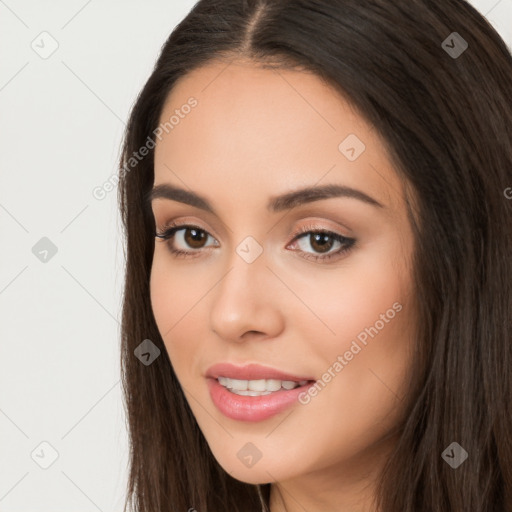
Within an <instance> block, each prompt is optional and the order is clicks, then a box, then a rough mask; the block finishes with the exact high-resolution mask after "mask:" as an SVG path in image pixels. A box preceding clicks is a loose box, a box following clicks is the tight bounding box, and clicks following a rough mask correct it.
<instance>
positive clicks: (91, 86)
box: [0, 0, 512, 512]
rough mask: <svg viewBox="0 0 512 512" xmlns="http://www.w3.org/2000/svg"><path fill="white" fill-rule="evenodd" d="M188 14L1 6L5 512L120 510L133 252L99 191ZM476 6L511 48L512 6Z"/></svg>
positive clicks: (482, 2) (0, 426)
mask: <svg viewBox="0 0 512 512" xmlns="http://www.w3.org/2000/svg"><path fill="white" fill-rule="evenodd" d="M439 1H440V2H442V0H439ZM193 4H194V2H193V1H192V0H167V1H162V0H158V1H156V0H155V1H152V2H143V1H135V0H131V1H126V0H125V1H121V0H103V1H102V2H100V1H99V0H89V1H86V0H73V1H67V2H64V1H62V0H60V1H57V0H53V1H51V2H40V1H36V0H30V1H22V0H5V1H3V0H0V48H2V52H1V59H0V176H1V182H0V236H1V239H0V244H1V245H0V247H1V249H2V250H1V251H0V312H1V316H0V348H1V352H0V512H39V511H41V512H42V511H52V512H69V511H74V512H89V511H91V512H94V511H98V510H99V511H102V512H112V511H116V512H117V511H121V510H122V504H123V502H124V496H125V493H124V491H125V485H126V480H127V468H126V466H127V460H128V456H127V454H128V444H127V432H126V429H125V424H124V420H125V418H124V411H123V407H122V402H121V388H120V381H119V361H118V360H119V319H120V311H121V292H122V283H123V272H124V268H123V257H122V243H121V242H122V240H121V239H120V220H119V217H118V213H117V204H116V199H117V189H114V190H113V191H112V192H110V193H109V194H107V197H106V198H105V199H103V200H98V199H95V198H94V197H93V195H92V191H93V189H94V188H95V187H97V186H101V185H102V184H103V183H104V182H105V181H106V180H107V179H108V178H109V177H110V176H111V175H112V174H113V173H115V172H116V163H117V159H118V157H119V152H120V143H121V136H122V132H123V128H124V125H125V121H126V119H127V116H128V112H129V110H130V107H131V106H132V104H133V102H134V101H135V98H136V95H137V94H138V92H139V90H140V89H141V88H142V86H143V84H144V82H145V81H146V80H147V78H148V77H149V74H150V72H151V69H152V67H153V64H154V62H155V60H156V58H157V56H158V53H159V50H160V48H161V46H162V44H163V43H164V41H165V40H166V38H167V36H168V35H169V33H170V32H171V30H172V29H173V28H174V27H175V25H176V24H177V23H178V22H179V21H180V20H181V19H182V18H183V17H184V16H185V15H186V13H187V12H188V11H189V10H190V8H191V7H192V6H193ZM472 4H473V5H474V6H475V7H477V9H478V10H479V11H480V12H481V13H482V14H484V15H485V16H486V17H487V18H488V19H489V20H490V22H491V23H492V24H493V25H494V27H495V28H496V29H497V30H498V32H500V34H501V35H502V37H503V38H504V39H505V41H506V42H507V44H508V46H509V47H511V48H512V0H499V1H498V0H478V1H477V0H474V1H473V2H472ZM454 31H457V27H454ZM42 32H48V33H49V34H50V35H51V36H47V35H43V36H40V34H41V33H42ZM461 35H462V34H461ZM447 36H448V34H447ZM52 38H53V40H55V41H56V42H57V43H58V48H57V50H56V51H55V52H54V53H53V54H52V55H51V56H49V57H48V58H42V57H41V56H40V55H41V54H43V56H45V55H44V53H43V52H44V51H49V50H50V49H51V45H52V44H55V43H53V42H52ZM33 41H34V43H33ZM439 44H441V41H440V42H439ZM32 45H34V46H35V47H36V48H37V52H39V53H37V52H36V51H35V50H34V49H33V48H32ZM43 237H47V238H48V239H50V240H51V242H52V243H53V244H54V245H55V246H56V247H57V253H56V254H55V255H54V256H51V253H49V254H48V256H47V257H46V258H47V261H46V262H42V261H40V259H38V257H36V255H35V254H34V253H33V247H34V246H35V245H36V244H37V243H38V242H39V241H40V240H41V238H43ZM39 250H42V249H39ZM36 252H37V251H36ZM40 257H44V253H41V254H40ZM42 442H47V443H49V444H50V445H51V446H52V447H53V449H54V450H56V452H57V453H58V458H57V459H56V460H55V462H53V464H52V465H51V466H49V467H48V468H47V469H43V468H42V467H41V464H43V465H44V464H45V463H46V464H48V463H49V462H51V461H52V448H49V447H48V446H47V445H41V443H42Z"/></svg>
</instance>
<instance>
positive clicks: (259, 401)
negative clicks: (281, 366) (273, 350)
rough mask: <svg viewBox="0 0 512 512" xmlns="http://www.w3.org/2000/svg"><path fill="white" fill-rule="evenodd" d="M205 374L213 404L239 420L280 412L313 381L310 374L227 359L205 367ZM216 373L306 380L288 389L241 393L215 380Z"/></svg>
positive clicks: (295, 400) (256, 377)
mask: <svg viewBox="0 0 512 512" xmlns="http://www.w3.org/2000/svg"><path fill="white" fill-rule="evenodd" d="M205 376H206V377H207V383H208V389H209V391H210V397H211V399H212V401H213V403H214V404H215V406H216V407H217V408H218V409H219V411H220V412H222V414H224V415H225V416H227V417H228V418H231V419H234V420H239V421H263V420H265V419H267V418H270V417H272V416H274V415H276V414H278V413H280V412H281V411H283V410H284V409H286V408H287V407H290V406H291V405H293V404H294V403H297V402H298V398H299V395H300V394H301V393H303V392H305V391H307V389H308V388H309V387H310V386H312V385H313V384H314V383H315V381H316V379H315V378H314V377H311V376H297V375H292V374H291V373H285V372H281V371H279V370H275V369H274V368H270V367H268V366H261V365H259V364H248V365H245V366H235V365H233V364H230V363H219V364H215V365H213V366H211V367H210V368H208V370H207V372H206V375H205ZM219 376H220V377H228V378H230V379H239V380H260V379H276V380H291V381H294V382H300V381H308V382H307V383H306V384H305V385H303V386H299V387H297V388H294V389H290V390H285V389H281V390H279V391H275V392H273V393H271V394H269V395H261V396H243V395H237V394H236V393H232V392H231V391H228V390H227V389H226V388H225V387H224V386H222V385H221V384H220V383H219V381H218V380H217V378H218V377H219Z"/></svg>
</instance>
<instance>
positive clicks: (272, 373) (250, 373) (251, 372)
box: [206, 363, 316, 382]
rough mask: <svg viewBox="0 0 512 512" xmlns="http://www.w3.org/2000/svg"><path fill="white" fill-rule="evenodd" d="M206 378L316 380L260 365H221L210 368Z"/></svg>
mask: <svg viewBox="0 0 512 512" xmlns="http://www.w3.org/2000/svg"><path fill="white" fill-rule="evenodd" d="M206 377H212V378H213V379H216V378H217V377H228V378H229V379H239V380H259V379H276V380H292V381H294V382H300V381H301V380H316V379H315V378H314V377H311V376H305V377H299V376H297V375H292V374H290V373H285V372H281V371H279V370H275V369H274V368H270V367H268V366H261V365H259V364H254V363H253V364H248V365H245V366H235V365H233V364H231V363H219V364H214V365H213V366H210V368H208V370H207V371H206Z"/></svg>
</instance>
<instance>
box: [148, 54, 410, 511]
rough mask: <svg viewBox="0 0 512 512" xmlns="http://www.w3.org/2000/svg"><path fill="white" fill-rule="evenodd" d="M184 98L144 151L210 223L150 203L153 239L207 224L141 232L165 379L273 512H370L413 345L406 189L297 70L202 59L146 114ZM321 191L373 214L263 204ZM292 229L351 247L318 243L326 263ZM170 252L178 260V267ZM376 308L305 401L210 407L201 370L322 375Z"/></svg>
mask: <svg viewBox="0 0 512 512" xmlns="http://www.w3.org/2000/svg"><path fill="white" fill-rule="evenodd" d="M191 96H193V97H194V98H196V99H197V101H198V104H197V106H196V107H195V108H194V109H192V110H191V112H190V113H189V114H188V115H186V116H183V118H182V119H180V121H179V124H177V125H176V126H174V128H173V129H172V130H170V131H169V133H168V134H165V133H164V136H163V137H162V140H159V141H157V145H156V148H155V165H154V169H155V180H154V186H158V185H162V184H170V185H174V186H177V187H181V188H184V189H186V190H188V191H193V192H194V193H196V194H198V195H200V196H202V197H204V198H205V199H206V200H207V201H208V202H209V203H210V204H211V206H212V208H213V210H214V212H215V213H211V212H207V211H205V210H203V209H201V208H198V207H197V206H190V205H187V204H184V203H181V202H179V201H176V200H169V199H168V198H156V199H154V200H153V201H152V209H153V213H154V217H155V225H156V230H157V232H158V233H162V232H163V231H164V230H165V227H166V224H167V223H169V222H170V221H176V222H177V223H179V224H185V225H187V224H189V225H190V224H192V225H194V226H198V227H199V228H200V229H201V230H203V231H204V233H203V235H204V239H203V241H201V239H200V238H196V239H194V238H193V236H191V233H190V230H189V231H188V232H187V231H186V230H181V231H178V232H177V233H176V235H175V237H174V240H167V241H164V240H160V239H159V238H155V252H154V259H153V266H152V272H151V281H150V288H151V302H152V307H153V312H154V316H155V320H156V323H157V326H158V328H159V331H160V333H161V335H162V338H163V340H164V343H165V346H166V349H167V351H168V354H169V358H170V360H171V363H172V366H173V369H174V371H175V373H176V376H177V378H178V380H179V382H180V384H181V386H182V389H183V391H184V393H185V397H186V399H187V400H188V403H189V405H190V408H191V410H192V412H193V414H194V416H195V418H196V420H197V423H198V425H199V428H200V429H201V431H202V433H203V435H204V437H205V439H206V441H207V443H208V445H209V447H210V449H211V451H212V453H213V455H214V457H215V458H216V459H217V460H218V462H219V464H220V465H221V466H222V467H223V468H224V469H225V471H226V472H227V473H229V474H231V476H233V477H234V478H236V479H238V480H241V481H243V482H247V483H251V484H257V483H269V482H271V483H272V484H273V485H272V492H271V511H272V512H284V511H287V512H298V511H301V512H303V511H304V510H306V511H308V512H319V511H322V512H334V511H337V512H340V511H342V512H363V511H364V512H369V511H371V510H373V509H372V506H371V499H372V494H373V490H374V487H375V479H376V477H377V475H378V472H379V470H380V469H381V468H382V465H383V463H384V462H385V461H386V457H387V456H388V454H389V450H390V449H391V448H392V446H393V443H394V442H395V438H394V437H393V436H390V435H388V434H389V433H390V431H391V429H392V428H393V427H394V426H396V424H397V422H398V420H399V418H400V415H401V414H402V412H403V403H404V401H403V400H402V398H403V397H404V396H405V393H406V391H407V384H406V382H407V378H408V373H407V370H408V368H409V367H410V363H411V355H412V349H413V341H414V335H413V329H412V325H413V322H412V320H411V318H412V314H413V308H412V293H411V291H412V274H411V270H412V267H411V257H412V251H413V238H412V232H411V228H410V225H409V222H408V219H407V214H406V207H405V203H404V195H403V186H402V184H401V182H400V181H399V179H398V176H397V175H396V172H395V171H394V169H393V166H392V164H391V162H390V159H389V155H388V154H387V152H386V151H385V148H384V146H383V142H382V140H381V139H379V137H378V135H377V133H376V131H375V130H374V129H373V128H372V127H371V126H369V125H368V124H367V123H366V122H365V121H364V119H363V118H361V117H360V116H359V115H357V113H356V112H355V111H354V109H352V108H351V107H350V105H349V104H348V103H347V102H346V101H345V100H344V98H343V97H342V96H341V95H340V94H339V93H337V92H336V91H334V90H333V89H332V88H331V87H329V86H328V85H327V84H326V83H325V82H323V81H322V80H321V79H319V78H318V77H317V76H315V75H313V74H311V73H306V72H304V71H300V72H299V71H284V70H279V71H278V72H275V71H272V70H269V69H260V68H259V67H258V66H257V65H255V64H253V63H250V62H245V61H244V62H242V61H237V62H234V63H232V64H230V65H229V66H228V67H226V63H219V62H215V63H209V64H208V65H206V66H203V67H201V68H199V69H196V70H194V71H193V72H191V73H189V74H188V75H186V76H185V77H183V79H181V80H180V81H179V82H178V83H177V85H176V86H175V87H174V88H173V90H172V92H171V94H170V96H169V97H168V99H167V102H166V104H165V107H164V110H163V112H162V115H161V121H162V122H164V121H166V120H168V119H169V118H170V117H171V116H172V115H173V113H174V111H175V110H176V109H180V108H181V107H182V106H183V105H184V104H186V103H187V100H188V99H189V98H190V97H191ZM349 134H356V135H357V137H358V138H359V139H360V140H361V141H363V143H364V144H365V146H366V149H365V150H364V152H362V153H361V154H360V155H359V156H358V157H357V158H356V159H355V160H354V161H350V160H349V159H348V158H347V157H346V156H345V155H344V154H343V153H342V151H340V149H339V148H338V146H339V145H340V143H341V142H342V141H343V140H344V139H345V138H346V137H347V136H348V135H349ZM327 184H336V185H342V186H347V187H352V188H354V189H357V190H359V191H361V192H363V193H364V194H366V195H368V196H370V197H371V198H373V199H374V200H376V201H378V202H379V203H380V204H381V205H382V207H378V206H375V205H373V204H369V203H368V202H365V201H361V200H359V199H357V198H355V197H330V198H327V199H321V200H317V201H313V202H309V203H305V204H302V205H296V206H295V207H293V208H291V209H289V210H283V211H278V212H273V211H269V210H267V202H268V201H269V200H270V199H271V198H273V197H275V196H278V195H281V194H285V193H288V192H291V191H295V190H297V189H300V188H304V187H306V186H322V185H327ZM301 227H313V228H314V230H316V231H324V232H325V231H328V232H333V233H336V234H339V235H342V236H344V237H348V238H354V239H356V244H355V245H354V246H353V247H352V248H351V249H350V250H349V251H348V252H346V253H344V254H340V255H338V256H336V255H335V253H336V251H337V250H338V249H340V247H341V248H342V244H340V243H339V242H337V241H336V240H335V239H332V238H328V239H327V241H328V242H329V243H328V244H326V247H327V251H326V252H327V254H329V255H330V254H333V255H335V256H334V257H333V258H332V259H330V260H324V261H322V260H318V261H314V260H313V258H314V257H315V256H317V257H320V258H321V257H322V256H324V257H325V254H324V252H322V246H320V245H319V244H316V243H315V239H314V237H313V235H305V236H302V237H301V238H297V237H296V236H294V235H296V234H297V230H298V229H299V228H301ZM196 235H197V233H196ZM248 236H251V237H253V239H255V240H256V241H257V243H258V245H259V246H260V247H261V249H262V252H261V254H260V255H259V256H258V257H257V258H256V259H255V260H254V261H253V262H251V263H248V262H247V261H246V260H244V259H243V258H242V257H240V255H239V253H237V252H236V249H237V246H238V245H239V244H240V243H241V242H242V241H243V240H244V239H245V238H246V237H248ZM194 240H196V241H195V243H194ZM171 245H173V246H174V247H175V248H176V249H181V250H185V251H189V252H190V253H193V254H192V257H188V258H183V257H176V256H175V255H173V254H172V253H171V252H170V250H169V248H170V246H171ZM251 250H254V248H253V249H251ZM324 250H325V249H324ZM308 258H309V259H308ZM396 303H398V304H399V305H401V306H402V307H401V310H400V311H399V312H396V314H395V312H394V310H393V304H396ZM389 310H391V313H392V314H393V318H392V319H389V318H391V316H389V317H387V321H386V322H382V321H381V322H380V323H379V324H378V325H381V324H383V327H382V328H380V327H378V328H377V329H378V333H377V334H376V335H375V336H374V337H370V336H368V340H367V344H366V345H363V344H361V343H359V345H360V346H361V347H362V349H361V350H360V351H359V352H358V353H357V355H354V356H353V357H352V358H350V360H347V359H348V358H349V357H350V355H348V357H346V358H345V359H344V361H345V363H346V364H345V363H344V365H343V368H342V370H341V371H335V372H334V374H335V377H332V378H331V380H330V382H328V383H327V384H326V385H325V386H324V387H323V389H321V391H319V392H318V393H317V395H316V396H314V397H310V401H309V402H308V403H307V404H301V403H298V402H297V403H295V404H293V405H292V406H291V407H289V408H288V409H286V410H285V411H283V412H281V413H279V414H277V415H275V416H273V417H271V418H268V419H265V420H263V421H255V422H247V421H239V420H235V419H232V418H229V417H226V416H225V415H224V414H222V413H221V412H220V411H219V409H218V408H217V407H216V406H215V404H214V403H213V402H212V399H211V397H210V394H209V391H208V387H207V385H206V379H205V372H206V370H207V369H208V368H209V367H210V366H211V365H212V364H214V363H219V362H225V361H229V362H232V363H234V364H238V365H244V364H245V363H259V364H263V365H267V366H271V367H272V368H276V369H280V370H282V371H285V372H288V373H291V374H294V375H312V376H314V378H315V379H322V378H323V377H322V376H323V375H324V374H325V373H326V372H327V371H328V369H329V368H331V375H332V368H333V363H334V362H335V361H337V358H338V356H340V355H341V356H343V355H344V354H345V353H346V352H347V351H350V347H351V344H352V343H353V341H354V340H357V336H358V335H359V334H360V333H361V332H362V331H364V330H365V328H370V326H375V325H377V324H376V322H377V321H379V319H381V318H382V317H381V315H382V314H383V313H386V311H389ZM391 313H389V315H391ZM352 346H353V345H352ZM248 442H250V443H252V444H253V445H254V446H256V447H257V449H258V450H259V452H261V454H262V455H261V458H260V460H258V462H257V463H255V464H254V465H252V466H251V467H247V466H246V465H245V464H242V463H241V460H240V459H239V457H238V456H237V452H238V451H239V450H240V449H241V448H242V447H243V446H244V445H245V444H246V443H248Z"/></svg>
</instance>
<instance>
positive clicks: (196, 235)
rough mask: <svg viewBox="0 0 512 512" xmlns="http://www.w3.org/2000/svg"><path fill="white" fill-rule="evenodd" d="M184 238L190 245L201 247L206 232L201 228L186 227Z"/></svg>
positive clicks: (196, 247)
mask: <svg viewBox="0 0 512 512" xmlns="http://www.w3.org/2000/svg"><path fill="white" fill-rule="evenodd" d="M189 234H190V236H189ZM184 238H185V242H187V244H188V245H189V246H190V247H192V248H194V249H200V248H201V247H202V246H203V245H202V243H203V242H204V241H205V240H206V233H205V232H204V231H201V230H199V229H194V228H187V229H185V235H184Z"/></svg>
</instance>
